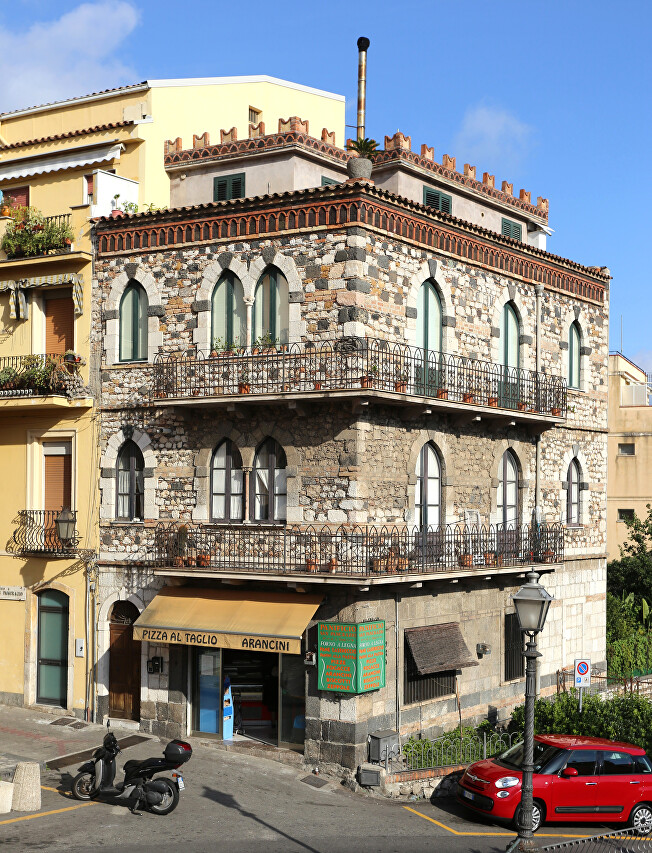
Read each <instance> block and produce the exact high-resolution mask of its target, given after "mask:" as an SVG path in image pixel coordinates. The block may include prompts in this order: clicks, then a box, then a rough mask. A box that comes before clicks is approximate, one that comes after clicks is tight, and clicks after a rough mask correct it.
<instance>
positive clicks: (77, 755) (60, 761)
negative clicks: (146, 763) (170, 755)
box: [40, 733, 159, 770]
mask: <svg viewBox="0 0 652 853" xmlns="http://www.w3.org/2000/svg"><path fill="white" fill-rule="evenodd" d="M134 737H138V738H139V739H140V740H138V741H137V742H136V743H128V744H126V745H125V746H124V747H123V746H122V744H124V743H125V741H127V740H128V741H131V740H132V738H134ZM148 740H159V738H157V737H154V736H153V735H145V734H140V733H139V734H138V735H127V737H122V738H120V739H119V740H118V746H119V747H120V748H121V749H123V748H124V749H129V747H130V746H136V744H137V743H141V742H142V743H145V741H148ZM96 749H98V747H97V746H92V747H90V748H89V749H82V750H81V751H79V752H69V753H68V754H67V755H58V756H57V757H56V758H48V759H47V761H43V762H40V763H41V764H42V765H43V766H44V769H46V770H60V769H61V768H62V767H69V766H70V765H71V764H77V762H80V761H87V760H88V759H89V758H90V757H91V756H92V755H93V753H94V752H95V750H96Z"/></svg>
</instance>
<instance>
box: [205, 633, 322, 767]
mask: <svg viewBox="0 0 652 853" xmlns="http://www.w3.org/2000/svg"><path fill="white" fill-rule="evenodd" d="M194 672H195V679H194V685H195V686H194V691H193V693H194V695H193V704H194V728H195V730H196V731H197V732H201V733H206V734H217V735H221V734H222V695H223V690H222V687H223V685H224V683H225V681H226V678H227V677H228V679H229V681H230V684H231V693H232V698H233V705H234V723H235V724H234V731H235V732H237V733H238V734H242V735H244V736H245V737H250V738H254V739H256V740H259V741H262V742H263V743H269V744H271V745H272V746H281V747H285V748H289V749H295V750H298V751H299V752H302V751H303V743H304V736H305V669H304V664H303V659H302V657H301V655H284V654H277V653H274V652H258V651H239V650H236V649H221V650H220V649H204V648H200V649H196V650H195V652H194Z"/></svg>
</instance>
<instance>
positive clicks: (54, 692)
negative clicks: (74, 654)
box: [36, 589, 68, 708]
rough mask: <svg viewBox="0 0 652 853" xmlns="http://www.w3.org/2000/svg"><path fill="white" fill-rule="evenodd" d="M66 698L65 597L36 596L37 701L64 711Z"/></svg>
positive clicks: (48, 593) (56, 593) (51, 592)
mask: <svg viewBox="0 0 652 853" xmlns="http://www.w3.org/2000/svg"><path fill="white" fill-rule="evenodd" d="M67 698H68V596H67V595H65V594H64V593H63V592H59V591H58V590H56V589H46V590H44V591H43V592H40V593H38V663H37V670H36V701H37V702H42V703H43V704H45V705H61V706H62V707H64V708H65V707H66V704H67Z"/></svg>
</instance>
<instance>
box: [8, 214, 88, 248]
mask: <svg viewBox="0 0 652 853" xmlns="http://www.w3.org/2000/svg"><path fill="white" fill-rule="evenodd" d="M72 238H73V232H72V229H71V227H70V226H69V225H68V223H67V222H65V221H57V220H56V219H49V218H47V217H45V216H43V214H42V213H41V212H40V211H39V210H37V209H36V208H35V207H19V208H18V209H17V210H15V211H14V212H13V214H12V221H11V222H10V223H9V225H8V226H7V230H6V232H5V235H4V237H3V238H2V244H1V248H2V250H3V251H4V252H6V253H7V256H8V257H9V258H21V257H25V258H29V257H34V256H36V255H45V254H47V253H48V252H56V251H63V250H64V249H65V248H66V247H67V246H69V245H70V244H71V243H72Z"/></svg>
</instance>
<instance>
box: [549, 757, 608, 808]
mask: <svg viewBox="0 0 652 853" xmlns="http://www.w3.org/2000/svg"><path fill="white" fill-rule="evenodd" d="M597 758H598V755H597V751H596V750H595V749H574V750H572V751H571V752H570V754H569V756H568V761H567V762H566V765H565V767H570V768H574V769H575V770H577V776H563V775H562V772H563V768H562V770H561V771H560V772H559V774H558V775H557V776H554V777H553V779H552V785H551V792H550V800H551V804H550V806H548V820H595V814H596V808H597V804H598V803H597V794H598V776H597V766H596V765H597Z"/></svg>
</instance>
